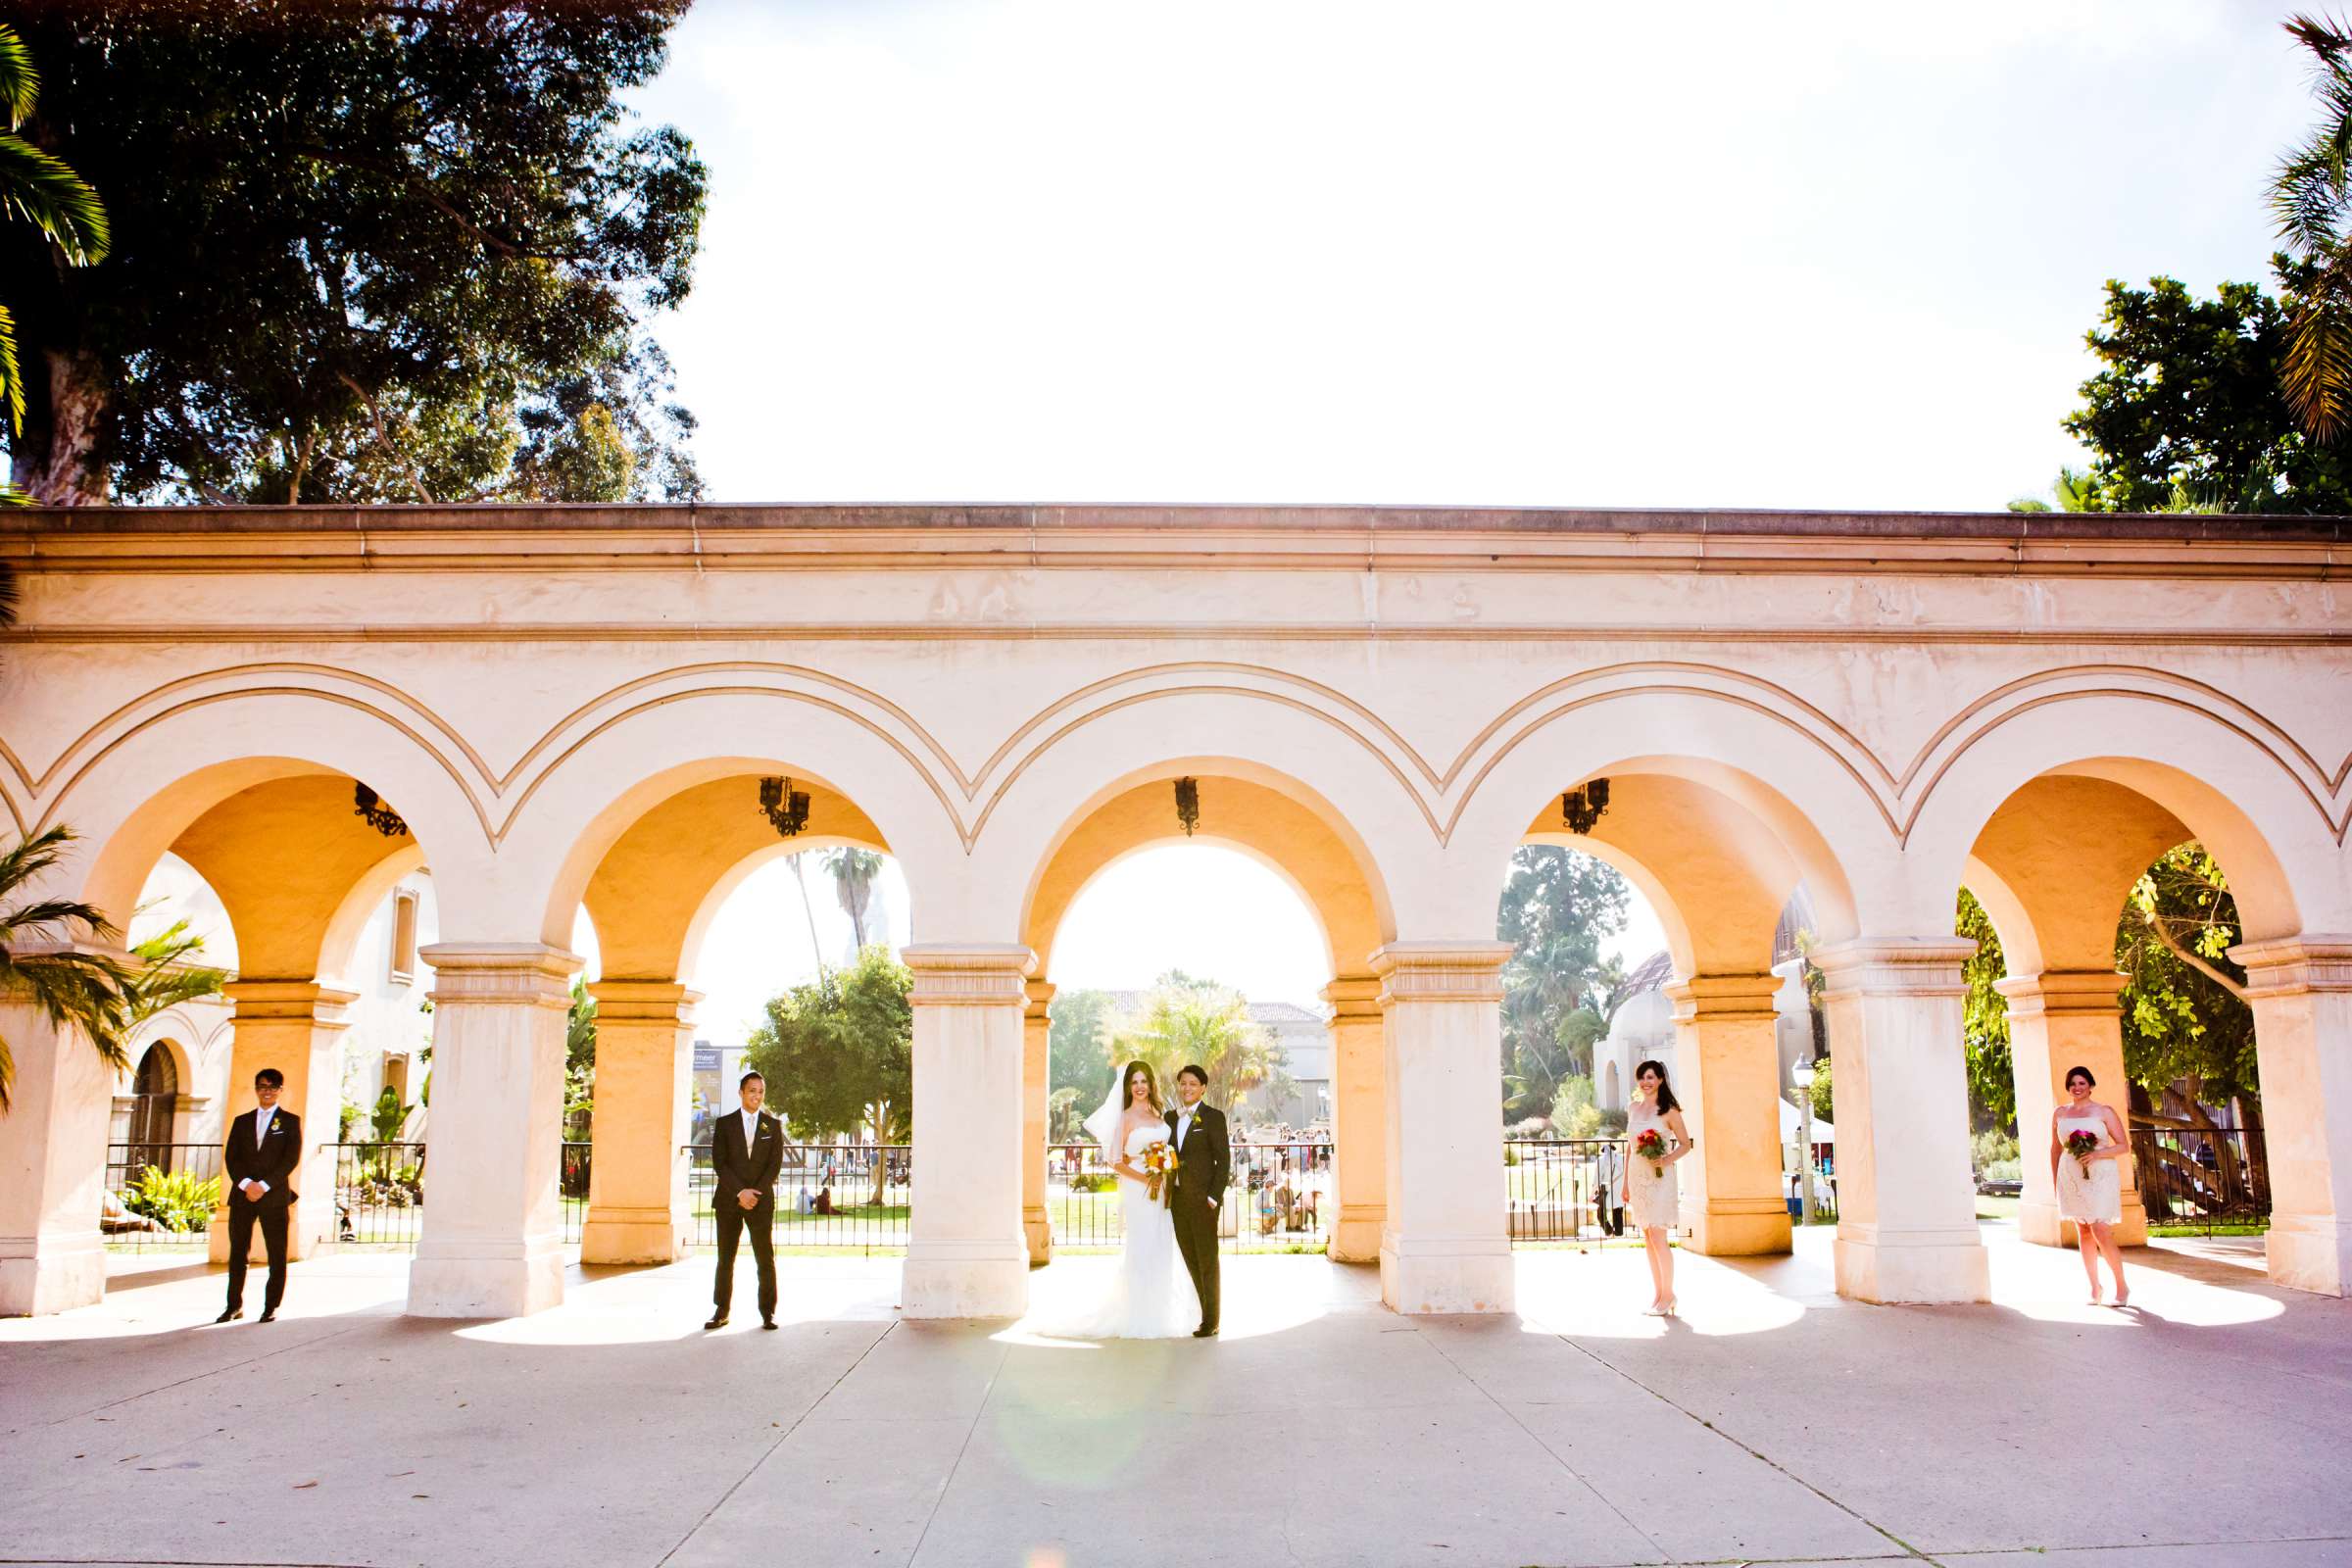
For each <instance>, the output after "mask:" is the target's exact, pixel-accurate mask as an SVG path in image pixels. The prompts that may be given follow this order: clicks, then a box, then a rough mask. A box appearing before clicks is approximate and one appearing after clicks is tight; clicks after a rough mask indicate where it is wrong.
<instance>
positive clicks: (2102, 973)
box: [1992, 969, 2126, 1018]
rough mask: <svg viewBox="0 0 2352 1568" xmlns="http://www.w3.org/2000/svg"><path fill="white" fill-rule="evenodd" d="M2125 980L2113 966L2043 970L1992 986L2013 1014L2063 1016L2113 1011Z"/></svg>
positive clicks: (2017, 1015) (1998, 982)
mask: <svg viewBox="0 0 2352 1568" xmlns="http://www.w3.org/2000/svg"><path fill="white" fill-rule="evenodd" d="M2125 980H2126V977H2125V976H2124V975H2122V974H2120V973H2118V972H2117V971H2116V970H2113V969H2044V970H2043V971H2042V972H2041V973H2039V974H2021V975H2013V976H2011V977H2010V978H2008V979H2006V980H1995V981H1994V982H1993V983H1992V989H1993V990H1995V991H1998V992H1999V993H2000V994H2001V995H2002V996H2004V997H2006V998H2008V999H2009V1012H2010V1014H2011V1016H2013V1017H2019V1018H2031V1017H2033V1016H2034V1015H2035V1014H2036V1013H2039V1014H2043V1015H2045V1016H2048V1017H2052V1018H2065V1017H2080V1016H2086V1015H2097V1014H2099V1013H2111V1012H2114V1011H2115V1010H2116V1003H2115V999H2116V997H2117V995H2118V994H2119V993H2120V992H2121V991H2122V990H2123V989H2124V984H2125Z"/></svg>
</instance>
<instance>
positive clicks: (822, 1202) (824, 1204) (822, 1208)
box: [815, 1178, 833, 1214]
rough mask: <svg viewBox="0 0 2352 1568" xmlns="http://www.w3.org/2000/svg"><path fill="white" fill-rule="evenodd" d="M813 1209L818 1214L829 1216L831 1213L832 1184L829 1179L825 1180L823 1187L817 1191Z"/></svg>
mask: <svg viewBox="0 0 2352 1568" xmlns="http://www.w3.org/2000/svg"><path fill="white" fill-rule="evenodd" d="M815 1207H816V1212H818V1213H819V1214H830V1213H832V1212H833V1183H832V1180H831V1179H830V1178H828V1179H827V1180H826V1182H825V1185H824V1186H823V1187H821V1188H819V1189H818V1190H817V1195H816V1205H815Z"/></svg>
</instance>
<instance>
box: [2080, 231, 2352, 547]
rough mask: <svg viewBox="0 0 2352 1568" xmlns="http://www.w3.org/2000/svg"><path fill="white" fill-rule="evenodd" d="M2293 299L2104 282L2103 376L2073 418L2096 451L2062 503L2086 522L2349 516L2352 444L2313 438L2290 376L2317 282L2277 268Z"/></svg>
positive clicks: (2099, 340) (2160, 283) (2284, 261)
mask: <svg viewBox="0 0 2352 1568" xmlns="http://www.w3.org/2000/svg"><path fill="white" fill-rule="evenodd" d="M2278 267H2279V281H2280V283H2281V286H2282V288H2283V289H2284V298H2283V299H2281V298H2279V297H2278V296H2274V295H2272V294H2269V293H2266V292H2265V291H2264V290H2263V289H2262V288H2261V287H2260V286H2259V285H2258V284H2254V283H2224V284H2222V285H2221V287H2220V288H2219V289H2218V290H2217V291H2216V292H2215V295H2214V297H2213V298H2212V299H2199V298H2197V297H2195V296H2194V295H2192V294H2190V293H2189V291H2188V290H2187V289H2186V288H2184V287H2183V286H2182V285H2181V284H2180V282H2178V281H2176V280H2175V279H2173V278H2169V277H2157V278H2151V279H2149V281H2148V286H2147V287H2146V288H2144V289H2137V288H2131V287H2128V286H2126V285H2125V284H2123V283H2120V282H2113V281H2111V282H2109V283H2108V285H2107V302H2106V306H2105V308H2104V309H2103V310H2102V311H2101V313H2100V316H2099V324H2098V325H2097V326H2095V327H2093V328H2092V329H2091V331H2090V333H2089V334H2088V339H2087V341H2088V342H2089V344H2090V347H2091V351H2092V352H2093V353H2094V354H2096V355H2097V356H2098V357H2099V360H2100V362H2101V368H2100V370H2099V372H2098V373H2097V374H2096V375H2094V376H2092V377H2091V378H2090V379H2089V380H2087V381H2085V382H2083V383H2082V398H2083V405H2082V408H2080V409H2077V410H2076V411H2075V412H2074V413H2073V414H2071V415H2069V416H2068V417H2067V418H2066V420H2065V425H2066V429H2067V431H2068V433H2070V434H2072V435H2073V436H2074V437H2075V438H2076V439H2077V440H2079V441H2081V442H2082V444H2083V445H2084V446H2085V447H2087V448H2089V449H2090V455H2091V459H2090V466H2089V467H2088V469H2087V470H2086V471H2084V472H2082V473H2080V474H2076V473H2071V472H2070V473H2067V474H2064V475H2062V477H2061V482H2060V499H2061V503H2062V505H2065V506H2066V508H2067V510H2069V511H2084V512H2274V513H2340V512H2346V511H2352V447H2345V446H2342V445H2338V444H2335V443H2328V442H2322V441H2319V440H2316V439H2314V438H2313V437H2312V436H2311V435H2309V434H2307V433H2306V432H2305V430H2304V429H2303V427H2302V425H2301V424H2300V423H2299V422H2298V420H2297V418H2296V417H2295V414H2294V411H2293V409H2292V408H2291V407H2290V406H2289V404H2288V400H2287V394H2286V391H2285V389H2284V383H2283V380H2282V377H2283V375H2284V372H2285V368H2286V362H2287V358H2288V322H2289V319H2290V317H2291V316H2292V315H2293V314H2294V313H2295V312H2297V311H2299V310H2301V309H2302V308H2303V302H2304V301H2305V300H2307V298H2308V294H2307V293H2306V291H2307V290H2308V289H2309V288H2311V287H2314V286H2316V284H2315V282H2314V278H2315V270H2314V269H2313V268H2312V267H2311V266H2310V265H2309V264H2305V263H2299V262H2295V261H2292V260H2290V259H2288V258H2285V257H2281V258H2279V259H2278Z"/></svg>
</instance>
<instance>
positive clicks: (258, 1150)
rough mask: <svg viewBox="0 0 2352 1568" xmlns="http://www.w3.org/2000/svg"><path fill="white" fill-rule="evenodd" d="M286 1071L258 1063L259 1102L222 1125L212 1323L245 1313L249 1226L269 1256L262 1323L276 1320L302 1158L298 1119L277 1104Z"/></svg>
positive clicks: (282, 1294)
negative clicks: (219, 1288) (217, 1279)
mask: <svg viewBox="0 0 2352 1568" xmlns="http://www.w3.org/2000/svg"><path fill="white" fill-rule="evenodd" d="M285 1087H286V1075H285V1074H284V1073H281V1072H279V1071H278V1070H277V1069H276V1068H275V1067H264V1068H263V1069H262V1070H261V1071H260V1072H257V1073H255V1074H254V1075H253V1098H254V1099H255V1100H257V1101H259V1102H261V1103H260V1104H259V1105H258V1106H257V1107H256V1108H255V1109H253V1110H252V1111H250V1112H248V1113H247V1114H245V1115H242V1116H239V1117H237V1118H236V1119H235V1120H234V1121H231V1122H230V1123H229V1124H228V1148H227V1149H226V1151H225V1152H223V1153H222V1155H221V1163H222V1164H223V1165H225V1166H226V1167H227V1168H228V1304H227V1305H226V1306H224V1307H222V1308H221V1315H220V1316H219V1317H217V1318H215V1319H213V1321H214V1322H216V1323H232V1322H234V1321H236V1320H237V1319H238V1318H241V1317H243V1316H244V1315H245V1254H246V1253H248V1252H250V1251H252V1250H253V1227H254V1226H255V1225H256V1224H259V1225H260V1226H261V1227H262V1247H263V1249H264V1250H266V1251H267V1252H268V1253H269V1256H270V1285H269V1289H268V1290H267V1291H266V1292H265V1293H264V1295H263V1297H262V1316H261V1321H262V1322H264V1323H274V1322H275V1321H277V1303H278V1302H280V1301H282V1300H284V1299H286V1210H287V1207H288V1206H289V1205H290V1204H292V1203H293V1201H294V1200H295V1198H296V1196H297V1195H296V1193H295V1191H294V1167H295V1166H296V1165H298V1164H300V1163H301V1162H302V1118H301V1117H300V1116H297V1115H295V1114H294V1113H293V1112H292V1111H290V1110H280V1109H278V1108H277V1097H278V1095H279V1094H280V1093H281V1092H283V1090H284V1089H285Z"/></svg>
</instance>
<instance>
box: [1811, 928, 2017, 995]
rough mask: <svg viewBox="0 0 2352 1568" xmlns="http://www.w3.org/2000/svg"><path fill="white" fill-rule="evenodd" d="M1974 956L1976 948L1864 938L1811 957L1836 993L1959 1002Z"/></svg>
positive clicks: (1817, 950)
mask: <svg viewBox="0 0 2352 1568" xmlns="http://www.w3.org/2000/svg"><path fill="white" fill-rule="evenodd" d="M1976 955H1977V945H1976V944H1975V943H1973V942H1950V941H1935V940H1931V939H1924V938H1923V939H1903V938H1897V939H1895V940H1891V941H1888V940H1882V939H1873V938H1870V937H1862V938H1858V939H1856V940H1854V941H1852V942H1840V943H1838V944H1836V945H1835V946H1832V947H1827V948H1815V949H1814V950H1813V951H1812V953H1811V954H1810V955H1808V956H1809V957H1811V958H1812V960H1813V963H1814V965H1815V967H1817V968H1819V969H1820V970H1821V972H1822V973H1823V974H1824V975H1825V976H1827V977H1828V980H1829V989H1830V990H1831V991H1832V992H1838V993H1853V992H1868V993H1873V994H1877V995H1899V996H1915V997H1933V996H1953V997H1956V996H1959V995H1961V994H1962V993H1963V992H1965V991H1966V990H1967V989H1968V985H1967V982H1966V981H1965V980H1963V979H1962V978H1961V976H1960V965H1962V964H1963V963H1966V962H1967V961H1968V960H1969V959H1970V958H1973V957H1975V956H1976Z"/></svg>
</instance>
